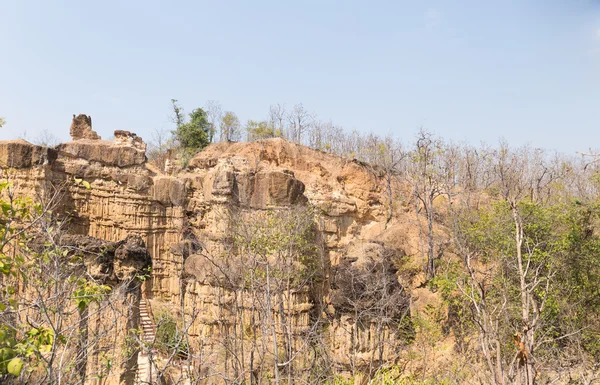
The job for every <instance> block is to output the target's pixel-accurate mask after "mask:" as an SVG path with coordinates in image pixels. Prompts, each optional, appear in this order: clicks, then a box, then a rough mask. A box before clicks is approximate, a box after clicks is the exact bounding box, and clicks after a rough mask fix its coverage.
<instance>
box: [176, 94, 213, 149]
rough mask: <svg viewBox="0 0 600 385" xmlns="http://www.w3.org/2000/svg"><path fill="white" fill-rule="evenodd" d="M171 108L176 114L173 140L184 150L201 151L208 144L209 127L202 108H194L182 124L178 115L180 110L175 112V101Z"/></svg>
mask: <svg viewBox="0 0 600 385" xmlns="http://www.w3.org/2000/svg"><path fill="white" fill-rule="evenodd" d="M173 108H174V109H175V112H176V119H177V121H176V124H177V128H176V129H175V131H173V134H174V135H175V138H176V139H177V141H178V142H179V143H180V144H181V146H182V147H183V148H184V149H186V150H194V151H196V150H201V149H203V148H204V147H206V146H207V145H208V143H209V141H208V139H209V137H208V135H209V132H210V128H211V125H210V123H209V122H208V118H207V116H206V112H205V111H204V110H203V109H202V108H196V109H195V110H193V111H192V112H191V113H190V114H189V117H190V120H189V121H188V122H185V123H184V122H183V119H182V117H181V116H180V115H179V113H180V110H177V108H178V107H177V104H176V101H175V102H174V103H173Z"/></svg>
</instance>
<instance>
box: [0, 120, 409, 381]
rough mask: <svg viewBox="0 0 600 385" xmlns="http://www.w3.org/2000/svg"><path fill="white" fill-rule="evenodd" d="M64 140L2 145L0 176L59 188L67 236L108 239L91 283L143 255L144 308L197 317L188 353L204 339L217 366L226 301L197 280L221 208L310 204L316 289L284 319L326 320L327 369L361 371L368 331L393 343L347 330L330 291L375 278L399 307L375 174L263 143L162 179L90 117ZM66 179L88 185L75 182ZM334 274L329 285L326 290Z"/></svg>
mask: <svg viewBox="0 0 600 385" xmlns="http://www.w3.org/2000/svg"><path fill="white" fill-rule="evenodd" d="M71 135H72V137H73V141H72V142H69V143H64V144H61V145H59V146H57V147H56V149H48V148H45V147H41V146H36V145H33V144H30V143H27V142H25V141H9V142H0V167H2V168H3V169H8V168H10V169H15V170H16V171H14V172H11V174H10V175H11V178H13V179H14V184H15V186H16V187H17V188H19V189H20V190H21V191H22V192H23V193H25V194H29V195H31V196H33V195H34V194H35V195H40V194H42V195H43V194H47V193H49V192H50V191H54V190H53V189H55V187H56V186H62V187H61V188H62V190H63V193H64V198H63V199H62V203H61V204H62V206H61V212H62V213H63V214H66V213H70V215H72V220H71V228H70V231H71V232H72V233H73V234H76V235H77V236H86V237H88V236H89V237H94V238H98V239H102V240H104V241H106V242H117V243H114V244H113V245H114V247H115V250H114V254H112V256H111V257H110V258H109V259H106V260H105V261H102V263H101V264H99V265H98V270H97V271H95V272H94V273H93V275H94V276H97V277H102V278H103V279H106V280H116V281H119V280H124V279H126V277H128V276H130V275H131V274H133V273H134V272H137V271H139V270H140V269H142V268H143V267H144V266H147V265H148V264H149V262H150V261H149V259H148V258H149V257H148V255H150V256H151V263H152V276H151V279H150V280H148V282H147V287H146V291H147V292H148V293H149V294H150V296H151V297H153V298H154V301H158V300H159V299H160V300H162V301H166V302H171V303H173V304H178V305H177V306H176V308H178V306H179V305H183V306H184V307H185V308H186V309H189V310H190V311H193V312H195V313H194V314H198V317H197V320H196V321H194V324H193V325H192V326H191V327H190V328H189V332H190V333H191V335H192V338H193V339H194V338H195V339H196V340H195V341H196V342H192V343H193V344H195V343H197V342H198V341H203V342H202V343H203V346H204V349H208V350H207V351H205V354H206V357H220V356H219V355H220V354H221V353H219V351H218V349H222V348H223V347H222V346H218V344H211V343H210V338H212V337H211V336H218V335H219V334H220V333H223V329H222V326H221V325H220V324H218V323H217V322H216V321H215V318H214V317H215V316H214V315H215V314H216V312H218V311H219V309H218V306H219V303H221V302H220V301H223V300H224V298H229V297H231V295H233V294H232V293H231V292H228V291H227V288H226V287H224V286H223V287H221V288H219V282H218V281H217V282H215V281H211V279H209V278H208V277H207V271H208V268H207V267H206V266H207V265H209V264H211V263H213V262H211V261H208V260H207V259H206V255H224V253H225V251H226V249H227V247H229V246H227V245H228V242H230V240H229V238H228V237H229V235H230V234H229V231H230V229H231V220H230V218H228V214H227V213H228V212H229V211H228V210H230V208H231V207H235V208H236V209H238V210H241V212H244V213H251V212H261V211H263V210H265V209H276V210H287V209H291V208H293V207H295V206H307V205H309V206H310V207H314V208H315V209H316V210H317V211H318V220H317V223H316V230H317V231H318V237H317V238H315V239H316V241H315V242H318V243H319V244H318V247H319V250H322V253H323V256H324V258H325V261H326V262H325V263H324V264H323V266H322V269H324V270H323V271H320V272H319V277H322V278H320V280H321V281H320V283H319V285H320V286H319V289H318V290H312V291H310V292H309V291H307V290H296V291H295V292H294V293H289V295H290V298H291V300H290V301H291V304H290V306H291V307H292V308H293V311H292V309H290V314H289V316H290V317H293V322H292V323H293V324H294V325H296V326H295V327H297V328H298V330H308V329H310V327H311V323H312V322H314V319H315V317H316V318H323V317H324V318H323V319H327V321H326V322H329V323H330V324H331V325H332V328H331V329H330V330H329V331H328V332H327V333H326V335H325V337H324V340H325V341H327V343H328V344H330V347H331V352H332V354H333V361H334V366H335V367H337V368H340V370H341V371H344V370H349V368H350V367H351V366H352V365H357V362H358V363H360V360H358V359H357V355H358V354H360V355H361V357H362V358H361V359H364V360H367V361H368V359H369V357H372V356H373V354H374V353H373V350H374V349H376V348H377V346H378V345H377V344H378V343H379V342H378V341H379V338H380V336H376V335H375V334H376V333H377V332H378V331H380V332H382V333H384V334H382V335H384V336H386V338H393V336H392V334H391V333H392V332H391V331H389V330H384V331H382V330H383V329H377V330H376V329H373V328H374V327H375V326H369V327H365V328H356V327H355V326H352V325H353V322H355V321H356V320H353V319H352V315H351V314H350V312H349V310H348V305H347V304H346V303H344V302H343V301H341V300H339V296H338V297H336V290H337V293H341V292H344V291H345V290H354V289H355V288H349V287H345V286H343V285H341V284H340V283H339V282H340V281H339V280H340V279H341V280H344V278H343V277H345V275H344V274H345V273H344V274H342V273H341V271H342V270H343V271H350V272H353V274H357V275H361V274H362V275H363V276H364V274H366V273H368V272H372V273H373V274H375V275H377V276H381V277H380V278H381V279H382V280H387V281H385V282H389V283H390V284H392V286H393V290H392V292H391V293H392V294H390V295H397V296H398V298H403V297H402V295H403V294H402V286H401V285H400V284H399V283H398V282H397V280H396V281H395V284H393V282H394V274H395V271H394V270H393V266H392V265H393V264H392V265H391V264H390V259H389V258H390V257H389V253H388V251H387V250H388V248H387V247H384V246H382V245H381V244H379V243H374V242H373V239H374V237H375V236H376V235H377V234H380V233H381V232H382V231H383V230H384V228H385V223H386V213H385V211H386V209H385V198H384V197H383V193H382V191H381V187H380V184H379V183H378V181H377V179H376V177H374V176H373V175H372V174H370V173H369V171H368V170H367V169H365V168H364V167H363V166H362V165H360V164H359V163H356V162H353V161H348V160H344V159H340V158H338V157H335V156H332V155H329V154H325V153H323V152H319V151H315V150H311V149H308V148H306V147H303V146H300V145H296V144H293V143H289V142H286V141H284V140H282V139H268V140H260V141H256V142H252V143H219V144H215V145H211V146H209V147H208V148H207V149H205V150H204V151H202V152H201V153H199V154H198V155H197V156H196V157H195V158H193V159H192V160H191V161H190V162H189V166H188V167H187V168H186V169H184V170H181V171H179V172H178V173H176V174H174V175H162V174H158V173H157V171H156V170H155V169H154V168H152V167H148V166H147V165H146V163H145V162H146V157H145V149H146V146H145V144H144V143H143V141H142V140H141V138H139V137H138V136H136V135H135V134H132V133H130V132H127V131H116V132H115V140H114V141H103V140H101V139H100V137H99V136H98V135H97V134H96V133H95V132H94V131H93V130H92V129H91V118H89V117H87V116H85V115H79V116H77V117H75V118H74V119H73V124H72V126H71ZM75 178H77V180H79V179H81V180H84V181H86V182H87V183H89V186H90V187H91V188H86V187H85V186H84V185H82V184H81V183H76V182H73V181H74V180H75ZM244 215H246V214H244ZM240 218H243V217H240ZM123 239H125V241H121V240H123ZM365 245H366V246H365ZM146 246H147V249H148V252H149V254H146ZM398 252H399V253H401V251H398ZM225 254H226V253H225ZM386 258H387V259H386ZM213 264H214V263H213ZM336 266H339V267H337V268H336ZM336 269H337V270H336ZM340 269H342V270H340ZM365 272H366V273H365ZM333 276H335V277H338V283H337V284H334V286H331V282H330V278H331V277H333ZM240 298H243V295H242V297H240ZM336 298H337V299H336ZM317 304H318V306H322V307H323V309H325V310H324V311H323V314H319V313H318V312H317V310H318V309H320V308H317ZM401 310H402V311H404V308H402V309H401ZM404 313H406V312H405V311H404ZM323 322H325V321H323ZM369 322H370V321H369ZM372 325H375V324H372ZM385 333H387V334H385ZM215 338H217V337H215ZM211 349H212V350H211ZM386 349H387V348H386ZM390 350H393V349H390ZM386 352H387V350H386ZM379 353H381V354H383V352H379ZM379 353H378V354H379ZM386 354H387V353H386ZM217 361H218V360H217Z"/></svg>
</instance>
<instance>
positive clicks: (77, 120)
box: [70, 114, 102, 140]
mask: <svg viewBox="0 0 600 385" xmlns="http://www.w3.org/2000/svg"><path fill="white" fill-rule="evenodd" d="M70 134H71V138H73V140H80V139H91V140H97V139H102V138H101V137H100V135H98V134H97V133H96V131H94V130H92V117H91V116H88V115H84V114H79V115H77V116H75V115H73V121H72V122H71V130H70Z"/></svg>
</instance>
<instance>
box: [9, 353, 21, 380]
mask: <svg viewBox="0 0 600 385" xmlns="http://www.w3.org/2000/svg"><path fill="white" fill-rule="evenodd" d="M7 369H8V373H10V374H12V375H13V376H15V377H18V376H19V375H20V374H21V369H23V360H21V359H20V358H19V357H17V358H13V359H12V360H10V362H9V363H8V366H7Z"/></svg>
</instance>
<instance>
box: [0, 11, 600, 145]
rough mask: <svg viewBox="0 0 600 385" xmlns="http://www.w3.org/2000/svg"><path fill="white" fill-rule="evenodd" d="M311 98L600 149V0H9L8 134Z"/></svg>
mask: <svg viewBox="0 0 600 385" xmlns="http://www.w3.org/2000/svg"><path fill="white" fill-rule="evenodd" d="M171 99H178V100H179V102H180V104H181V105H182V106H183V107H184V109H185V110H186V111H188V112H190V111H191V110H192V109H194V108H196V107H202V106H203V105H205V104H206V102H207V101H208V100H216V101H218V102H220V103H221V104H222V106H223V109H224V110H229V111H233V112H235V113H236V114H237V115H238V116H239V117H240V120H242V121H243V122H245V121H246V120H248V119H254V120H259V119H266V118H267V116H268V110H269V106H270V105H271V104H275V103H281V104H286V105H287V106H293V105H294V104H296V103H302V104H303V105H304V107H305V108H306V109H308V110H309V111H312V112H313V113H315V114H316V115H317V116H318V117H319V118H320V119H323V120H329V119H331V120H332V121H333V122H334V123H335V124H338V125H341V126H343V127H344V128H345V129H346V130H348V131H351V130H358V131H361V132H375V133H379V134H382V135H386V134H390V133H393V134H395V135H396V136H398V137H399V138H400V139H401V140H403V141H405V142H410V141H411V140H413V139H414V137H415V134H416V133H417V131H418V129H419V128H420V127H424V128H426V129H427V130H429V131H432V132H434V133H436V134H437V135H439V136H441V137H443V138H445V139H448V140H452V141H456V142H469V143H473V144H477V143H479V142H481V141H484V142H487V143H489V144H494V143H497V142H498V140H499V138H504V139H505V140H507V141H508V142H509V143H511V144H513V145H515V146H519V145H523V144H530V145H532V146H534V147H543V148H547V149H550V150H558V151H561V152H565V153H575V152H576V151H586V150H588V149H589V148H590V147H592V148H598V147H600V0H593V1H592V0H518V1H516V0H515V1H509V0H497V1H491V0H490V1H487V0H476V1H475V0H474V1H467V0H453V1H450V0H446V1H441V0H440V1H427V0H423V1H414V0H413V1H401V0H396V1H379V0H371V1H364V0H363V1H353V0H346V1H341V0H339V1H333V0H314V1H312V0H296V1H291V0H273V1H264V0H254V1H241V0H240V1H236V0H221V1H217V0H215V1H191V0H190V1H177V0H170V1H154V0H144V1H135V0H104V1H66V0H54V1H47V0H37V1H34V0H0V116H2V117H4V118H5V119H6V122H7V123H6V125H5V126H4V127H3V128H0V139H12V138H16V137H23V136H24V137H25V138H26V139H28V140H35V139H36V138H38V137H39V135H40V133H41V132H43V131H44V130H46V131H47V132H50V133H52V134H53V135H55V136H57V137H58V138H60V139H61V140H63V141H66V140H68V139H69V125H70V122H71V118H72V115H73V114H79V113H85V114H88V115H91V116H92V121H93V126H94V129H95V130H96V131H97V132H98V133H99V134H100V135H101V136H102V137H105V138H107V137H110V136H111V135H112V132H113V131H114V130H128V131H133V132H135V133H137V134H138V135H140V136H142V137H143V138H144V139H145V140H146V141H149V140H150V139H151V138H152V134H153V132H155V131H156V130H161V129H162V130H170V129H172V128H173V124H172V123H171V122H170V118H169V116H170V100H171Z"/></svg>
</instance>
